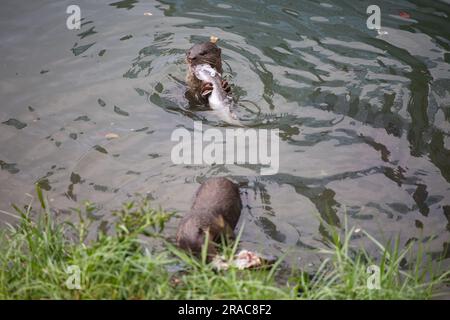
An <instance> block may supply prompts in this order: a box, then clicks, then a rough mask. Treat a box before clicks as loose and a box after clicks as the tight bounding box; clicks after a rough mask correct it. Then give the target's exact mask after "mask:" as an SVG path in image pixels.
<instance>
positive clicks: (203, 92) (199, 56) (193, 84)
mask: <svg viewBox="0 0 450 320" xmlns="http://www.w3.org/2000/svg"><path fill="white" fill-rule="evenodd" d="M211 39H212V38H211ZM221 52H222V51H221V50H220V48H219V47H218V46H217V45H216V44H215V43H213V42H211V41H209V42H202V43H197V44H196V45H194V46H193V47H192V48H190V49H189V50H188V51H186V63H187V65H188V70H187V75H186V82H187V84H188V86H189V90H188V91H187V94H188V95H189V96H190V97H193V98H194V99H195V100H197V101H200V102H202V103H206V102H207V101H208V100H207V99H208V96H209V95H210V94H211V92H212V89H213V86H212V83H209V82H202V81H200V80H199V79H197V77H196V76H195V75H194V68H193V67H194V66H196V65H200V64H209V65H210V66H211V67H213V68H214V69H216V70H217V72H219V73H220V74H221V73H222V58H221ZM222 88H223V89H224V90H225V91H226V92H230V91H231V88H230V85H229V84H228V82H227V81H226V80H223V81H222Z"/></svg>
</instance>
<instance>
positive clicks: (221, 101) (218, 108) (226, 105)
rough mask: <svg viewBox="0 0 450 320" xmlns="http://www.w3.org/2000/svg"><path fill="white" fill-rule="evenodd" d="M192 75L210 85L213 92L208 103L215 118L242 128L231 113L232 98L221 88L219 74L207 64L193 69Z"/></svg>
mask: <svg viewBox="0 0 450 320" xmlns="http://www.w3.org/2000/svg"><path fill="white" fill-rule="evenodd" d="M194 74H195V76H196V77H197V78H198V79H199V80H201V81H205V82H210V83H212V85H213V90H212V92H211V95H210V96H209V97H208V102H209V106H210V107H211V109H213V110H214V111H215V113H216V114H217V116H218V117H219V118H220V119H222V120H223V121H225V122H227V123H229V124H232V125H236V126H243V125H242V123H241V122H240V121H239V120H238V118H237V116H236V115H235V114H234V112H233V106H234V102H233V98H232V97H231V96H230V95H228V93H227V92H226V91H225V90H223V88H222V76H221V75H220V73H219V72H217V71H216V70H215V69H214V68H213V67H211V66H210V65H208V64H200V65H197V66H195V67H194Z"/></svg>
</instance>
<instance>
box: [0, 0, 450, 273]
mask: <svg viewBox="0 0 450 320" xmlns="http://www.w3.org/2000/svg"><path fill="white" fill-rule="evenodd" d="M72 2H73V1H23V0H22V1H16V0H14V1H9V0H8V1H3V2H2V9H1V12H0V17H1V20H0V53H1V66H0V70H1V71H0V94H1V106H0V122H1V124H0V143H1V149H0V165H1V170H0V185H1V187H0V188H1V189H0V209H2V210H5V211H8V212H11V211H12V209H11V207H10V204H11V203H18V204H24V203H27V202H28V201H29V197H28V196H27V195H26V194H27V193H29V194H34V183H36V182H37V183H39V184H40V185H41V187H42V188H44V189H45V190H47V195H48V196H49V198H50V199H51V202H52V206H53V208H54V212H55V214H60V215H67V217H68V218H70V217H71V215H70V213H69V211H67V209H68V208H71V207H77V206H80V205H81V204H82V202H83V201H84V200H91V201H93V202H95V203H97V204H98V206H99V207H100V211H99V213H98V216H99V221H98V223H97V224H96V225H97V226H98V225H104V224H102V223H101V222H102V221H110V219H111V218H112V217H111V214H110V213H109V210H111V209H113V208H118V207H119V206H120V203H121V202H123V201H126V200H128V199H132V198H133V197H134V196H135V195H136V194H144V195H147V197H149V198H151V199H153V203H154V205H155V206H159V205H160V206H162V207H163V208H165V209H168V210H176V211H178V212H179V213H180V215H182V214H184V213H185V212H186V211H187V210H188V209H189V207H190V204H191V201H192V197H193V194H194V192H195V190H196V189H197V188H198V186H199V184H200V183H201V182H202V181H204V180H205V179H206V178H207V177H212V176H221V175H224V176H229V177H232V178H233V179H234V180H236V181H239V182H241V183H242V185H243V188H242V190H243V191H242V199H243V201H244V203H245V209H244V210H243V212H242V218H241V222H243V223H244V232H243V236H242V246H243V247H246V248H248V249H258V250H262V251H264V252H266V253H269V254H275V255H280V254H282V253H287V255H288V258H289V259H291V261H292V262H294V263H300V264H301V265H308V266H314V265H316V264H317V263H318V259H319V258H318V256H317V254H316V253H314V251H312V250H310V249H314V248H319V247H323V246H324V239H325V238H326V237H327V231H326V228H324V227H323V226H321V224H320V223H319V219H318V217H322V218H323V219H324V220H325V222H326V223H327V224H330V225H334V226H337V227H338V228H341V229H342V228H344V226H345V223H347V224H348V225H349V226H355V227H357V228H360V229H364V230H367V231H368V232H369V233H371V234H372V235H373V236H375V237H376V238H377V239H378V240H380V241H382V242H383V241H387V240H388V239H390V238H391V237H395V236H399V237H400V245H401V246H404V245H405V244H407V243H408V242H410V241H425V242H426V243H427V244H428V246H429V247H428V251H429V253H430V254H432V257H435V258H437V257H438V256H439V255H441V254H442V253H444V252H445V250H446V249H447V248H448V247H449V244H450V236H449V235H450V227H449V226H450V91H449V88H450V23H449V21H450V18H449V16H450V4H449V3H448V2H447V3H446V2H445V1H425V0H424V1H399V0H397V1H383V2H382V5H380V8H381V27H382V29H381V32H380V33H377V31H376V30H369V29H368V28H367V27H366V20H367V18H368V14H366V9H367V7H368V6H369V5H370V4H371V2H370V1H349V0H348V1H330V0H323V1H219V2H217V1H158V2H157V1H149V2H147V1H145V2H144V1H133V0H128V1H119V2H117V1H116V2H114V1H113V0H109V1H95V2H94V1H81V0H80V1H77V4H78V5H79V6H80V9H81V16H82V19H83V20H82V25H81V29H80V30H69V29H68V28H67V27H66V19H67V18H68V16H69V15H68V14H66V8H67V6H68V5H70V4H72ZM145 13H147V14H145ZM148 13H151V15H150V14H148ZM211 35H215V36H217V37H219V39H220V40H219V42H218V45H219V46H220V47H221V48H222V55H223V59H224V74H225V75H226V77H227V79H228V80H229V82H230V83H232V91H233V94H234V97H235V98H236V99H237V100H238V101H240V104H241V105H243V106H245V105H247V106H251V108H253V111H252V112H255V113H256V112H257V113H258V115H259V117H267V119H268V121H263V122H261V124H260V125H258V126H256V127H257V128H258V127H259V128H266V129H267V128H268V129H271V128H279V130H280V167H279V172H278V174H275V175H266V176H261V175H259V171H260V170H259V169H260V168H259V167H258V166H224V165H213V166H207V165H176V164H174V163H173V162H172V161H171V157H170V155H171V150H172V148H173V146H174V144H175V143H174V142H171V141H170V136H171V134H172V132H173V131H174V130H175V129H176V128H187V129H190V130H192V128H193V123H194V121H193V120H198V119H200V120H202V121H203V128H204V129H208V128H213V127H218V123H217V122H216V121H215V119H214V118H213V117H212V116H211V115H210V113H208V111H206V110H204V109H201V108H192V106H189V104H188V102H187V100H186V99H185V97H184V92H185V83H184V77H185V73H186V66H185V63H184V53H185V51H186V49H188V48H189V47H191V46H192V45H193V44H194V43H196V42H199V41H206V40H208V39H209V37H210V36H211ZM111 134H113V135H111ZM111 136H114V137H115V139H108V137H111ZM0 221H4V222H12V221H13V219H12V218H11V217H9V216H7V215H6V214H0ZM177 223H178V220H174V221H173V222H172V223H171V224H170V225H169V226H168V228H167V230H166V232H167V233H168V234H169V235H173V234H174V233H175V230H176V225H177ZM353 241H355V242H356V241H362V243H363V244H364V243H365V244H367V245H369V242H368V241H367V239H366V238H365V237H364V236H362V233H360V234H356V235H355V237H354V240H353ZM448 256H449V255H448V254H447V257H448ZM447 260H449V259H447Z"/></svg>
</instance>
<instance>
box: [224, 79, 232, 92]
mask: <svg viewBox="0 0 450 320" xmlns="http://www.w3.org/2000/svg"><path fill="white" fill-rule="evenodd" d="M222 89H223V90H225V91H226V92H228V93H230V92H231V87H230V84H229V83H228V81H227V80H222Z"/></svg>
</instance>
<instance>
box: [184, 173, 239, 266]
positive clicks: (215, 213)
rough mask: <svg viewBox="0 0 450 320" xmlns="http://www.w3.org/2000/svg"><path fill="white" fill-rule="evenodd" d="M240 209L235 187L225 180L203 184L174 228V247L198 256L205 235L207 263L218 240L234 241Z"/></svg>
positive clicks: (218, 179) (214, 252)
mask: <svg viewBox="0 0 450 320" xmlns="http://www.w3.org/2000/svg"><path fill="white" fill-rule="evenodd" d="M241 209H242V202H241V197H240V194H239V187H238V185H236V184H235V183H233V182H231V181H230V180H228V179H226V178H210V179H208V180H206V181H205V182H204V183H202V185H201V186H200V188H199V189H198V190H197V193H196V195H195V199H194V203H193V204H192V207H191V210H190V211H189V213H188V214H187V215H186V216H185V217H184V218H183V219H182V220H181V222H180V225H179V226H178V231H177V236H176V241H177V245H178V246H179V247H180V248H182V249H184V250H187V251H190V252H192V253H193V254H195V255H199V254H200V253H201V250H202V246H203V244H204V243H205V238H206V234H207V233H208V239H209V240H208V244H207V245H208V248H207V250H208V259H211V258H212V257H213V256H214V255H216V254H217V249H216V243H217V242H218V241H220V240H221V237H224V239H225V240H226V239H227V238H228V239H234V228H235V227H236V224H237V222H238V220H239V217H240V215H241Z"/></svg>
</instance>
